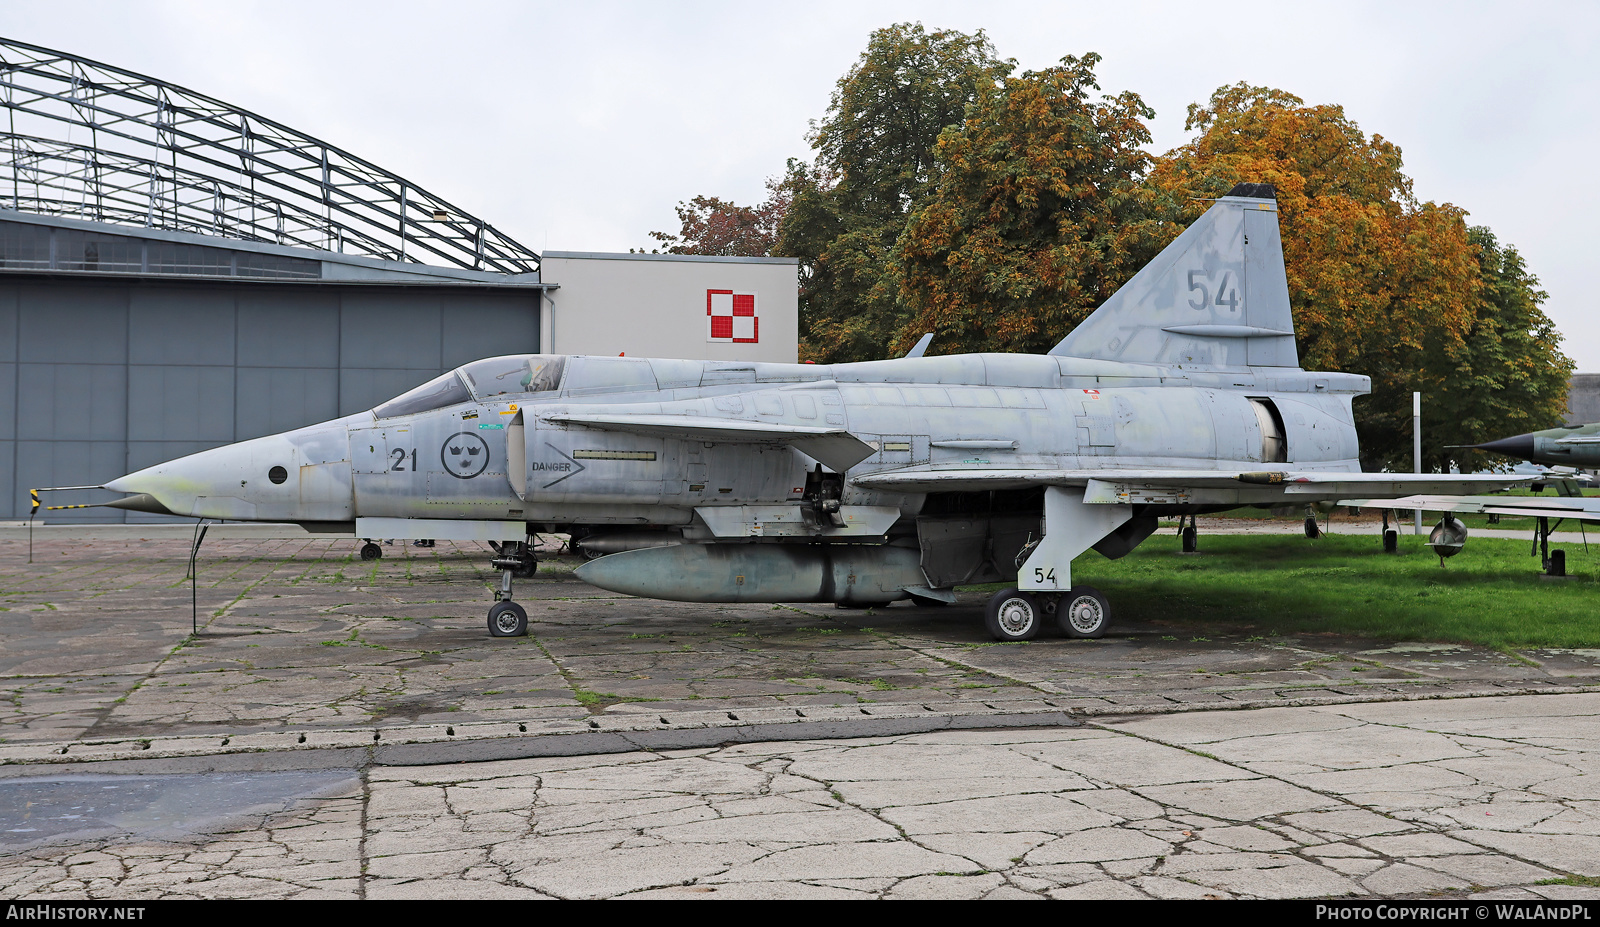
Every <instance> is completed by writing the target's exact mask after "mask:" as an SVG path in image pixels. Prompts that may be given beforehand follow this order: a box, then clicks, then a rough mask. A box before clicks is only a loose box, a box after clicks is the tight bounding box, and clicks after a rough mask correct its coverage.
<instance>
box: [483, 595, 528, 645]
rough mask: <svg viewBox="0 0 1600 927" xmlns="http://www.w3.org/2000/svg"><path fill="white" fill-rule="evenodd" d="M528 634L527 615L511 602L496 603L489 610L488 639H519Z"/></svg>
mask: <svg viewBox="0 0 1600 927" xmlns="http://www.w3.org/2000/svg"><path fill="white" fill-rule="evenodd" d="M527 633H528V613H527V611H526V610H524V609H523V607H522V606H520V605H518V604H517V603H515V602H512V601H509V600H508V601H505V602H496V603H494V607H493V608H491V609H489V636H490V637H521V636H522V635H524V634H527Z"/></svg>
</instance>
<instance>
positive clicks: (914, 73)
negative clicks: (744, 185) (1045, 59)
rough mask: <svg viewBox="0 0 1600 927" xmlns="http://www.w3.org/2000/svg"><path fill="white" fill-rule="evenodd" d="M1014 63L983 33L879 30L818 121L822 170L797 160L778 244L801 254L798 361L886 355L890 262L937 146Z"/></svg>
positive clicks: (891, 304)
mask: <svg viewBox="0 0 1600 927" xmlns="http://www.w3.org/2000/svg"><path fill="white" fill-rule="evenodd" d="M1011 68H1012V62H1009V61H1001V60H998V59H997V58H995V55H994V48H993V46H992V45H990V43H989V40H988V38H986V37H985V36H984V34H983V33H982V32H981V31H980V32H977V33H976V34H973V35H967V34H964V33H961V32H956V31H953V30H937V31H934V32H928V31H927V30H925V29H924V28H923V27H922V25H921V24H919V23H900V24H897V25H893V26H889V27H887V28H884V29H879V30H877V31H875V32H874V33H873V34H872V36H871V38H870V39H869V41H868V43H867V48H866V50H865V51H864V52H862V54H861V57H860V58H859V59H858V60H857V62H856V65H855V66H854V67H853V68H851V70H850V72H849V73H848V74H846V75H845V76H844V77H842V78H841V79H840V80H839V83H838V86H837V87H836V89H835V90H834V93H833V98H832V101H831V103H830V105H829V107H828V112H827V115H826V116H825V117H824V118H823V119H822V121H821V122H819V123H817V124H815V125H813V127H812V131H811V134H810V141H811V145H812V147H813V149H814V150H815V152H816V159H815V163H814V164H805V163H801V162H799V161H790V162H789V168H788V172H787V175H786V178H785V181H784V184H785V186H786V187H787V189H789V190H790V191H791V193H792V196H793V199H792V201H791V204H790V207H789V210H788V212H787V214H786V216H785V219H784V222H783V226H782V229H781V231H780V235H779V242H778V246H777V249H776V252H775V253H777V254H781V255H786V256H789V257H795V258H799V260H800V274H801V288H800V337H801V357H802V358H804V359H806V360H815V361H821V362H833V361H850V360H868V359H874V358H878V357H882V356H884V354H885V353H886V351H887V350H888V348H889V346H890V344H891V342H892V340H893V338H894V334H895V332H896V331H897V330H898V329H899V328H900V327H901V325H902V323H903V315H904V312H905V310H904V308H903V306H902V305H901V304H900V300H899V286H898V280H897V279H896V278H895V277H894V276H893V271H894V267H893V263H892V261H891V257H892V253H893V250H894V244H895V242H896V240H897V239H898V238H899V237H900V234H901V231H902V230H903V229H904V228H905V223H906V218H907V216H908V215H910V213H911V212H912V211H913V210H914V209H915V208H916V207H917V206H919V205H920V204H921V202H922V200H923V199H924V198H925V197H926V196H927V195H928V193H929V192H930V191H931V190H932V189H934V187H935V186H936V184H937V180H938V176H937V170H938V165H937V163H936V161H935V158H934V146H935V145H936V144H937V142H938V139H939V133H940V132H941V131H943V130H944V128H945V127H946V126H950V125H953V124H956V123H959V122H961V120H962V119H963V118H964V116H965V113H966V109H967V106H968V104H969V103H971V102H972V101H973V100H975V99H977V98H979V97H980V96H982V95H984V94H986V93H990V92H992V90H993V87H994V85H995V83H996V81H998V80H1000V79H1001V78H1003V77H1004V76H1005V75H1007V74H1009V73H1010V71H1011Z"/></svg>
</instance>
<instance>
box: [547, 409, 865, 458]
mask: <svg viewBox="0 0 1600 927" xmlns="http://www.w3.org/2000/svg"><path fill="white" fill-rule="evenodd" d="M539 417H540V418H542V419H544V420H545V421H549V422H557V423H560V424H565V425H582V426H583V427H585V428H596V429H599V430H601V431H625V432H630V433H632V434H640V435H654V436H657V437H663V438H682V439H685V440H689V441H705V442H707V443H709V444H787V445H790V446H792V447H794V448H796V449H798V450H799V451H800V452H801V453H803V454H808V455H810V456H811V457H812V458H813V459H816V460H820V461H822V463H823V464H825V465H826V466H828V467H830V468H832V469H834V470H837V471H838V472H840V473H843V472H844V471H846V470H848V469H850V468H851V467H853V466H855V465H856V464H858V463H860V462H861V461H863V460H866V459H867V458H868V457H870V456H872V455H873V454H876V453H877V449H876V448H874V447H873V446H872V445H870V444H868V443H866V442H865V441H862V440H861V439H860V438H857V437H856V436H855V435H852V434H850V432H848V431H846V430H845V429H843V428H827V427H819V426H814V425H783V424H778V423H776V422H745V421H740V420H738V419H727V418H709V417H705V416H696V415H664V414H651V413H648V412H634V413H622V414H616V413H606V412H553V413H550V414H547V415H541V416H539Z"/></svg>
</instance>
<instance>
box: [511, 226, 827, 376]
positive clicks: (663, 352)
mask: <svg viewBox="0 0 1600 927" xmlns="http://www.w3.org/2000/svg"><path fill="white" fill-rule="evenodd" d="M798 275H799V265H798V262H796V260H795V259H794V258H738V257H701V256H698V255H677V254H603V253H593V252H571V251H546V252H545V253H544V254H543V255H542V260H541V262H540V279H542V280H543V281H544V282H545V283H549V284H555V285H556V286H557V287H558V288H557V289H554V290H548V291H546V295H545V303H544V306H543V307H542V310H541V312H540V323H541V324H540V331H541V332H542V337H541V342H542V343H541V350H543V351H545V352H547V353H553V354H609V355H613V356H614V355H617V354H627V355H628V356H629V357H681V358H687V359H691V360H748V361H770V362H774V363H786V364H792V363H795V362H796V361H797V360H798V359H799V356H798V355H799V343H800V294H799V277H798ZM708 294H712V295H711V297H710V301H711V303H712V304H713V307H714V311H715V312H716V313H717V314H719V315H722V314H726V313H727V312H728V311H729V306H730V305H736V306H737V307H738V308H737V310H736V311H738V312H740V313H741V314H740V316H739V317H738V319H737V320H734V321H732V322H731V323H730V322H721V323H718V326H719V330H718V331H717V332H716V333H717V334H724V333H726V332H728V331H732V332H733V333H734V334H735V335H738V336H739V337H741V338H743V339H746V340H740V341H734V340H728V339H721V340H713V338H712V334H713V332H712V327H711V323H710V322H709V320H708V317H707V311H706V310H707V302H708ZM735 297H737V298H738V299H737V302H736V303H735V302H734V298H735ZM750 297H753V299H752V298H750ZM752 306H753V311H754V315H753V316H748V315H744V313H745V312H748V311H750V310H751V308H752ZM751 318H753V319H755V320H756V322H755V323H754V324H752V323H751V322H750V321H749V320H750V319H751ZM752 329H754V334H755V336H756V340H754V341H749V340H748V337H749V335H750V334H751V330H752Z"/></svg>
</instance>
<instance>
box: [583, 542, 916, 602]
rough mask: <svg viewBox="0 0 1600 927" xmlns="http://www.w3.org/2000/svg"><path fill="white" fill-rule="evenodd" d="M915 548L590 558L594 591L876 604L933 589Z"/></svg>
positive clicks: (690, 548) (735, 547) (828, 547)
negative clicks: (927, 587) (914, 590)
mask: <svg viewBox="0 0 1600 927" xmlns="http://www.w3.org/2000/svg"><path fill="white" fill-rule="evenodd" d="M920 563H921V554H920V553H919V552H918V550H917V549H916V548H912V547H894V546H889V545H882V546H869V545H864V544H807V545H790V544H783V545H778V544H682V545H679V546H676V547H656V548H651V549H648V550H630V551H626V552H624V553H619V554H610V555H608V556H605V557H601V558H599V559H598V560H591V561H590V562H588V563H585V564H584V565H583V566H580V567H578V569H577V576H578V578H579V579H581V580H583V581H584V582H586V583H589V584H590V585H594V586H599V587H600V588H601V589H609V590H610V591H612V592H623V593H627V594H628V595H637V596H645V597H648V598H652V599H670V600H673V601H678V602H839V603H845V604H852V605H874V604H882V603H888V602H893V601H895V600H896V599H903V598H906V597H907V595H908V593H907V591H906V590H907V589H908V588H921V587H922V586H924V585H926V584H927V582H928V581H927V579H926V578H925V577H924V576H923V575H922V567H921V565H920Z"/></svg>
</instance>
